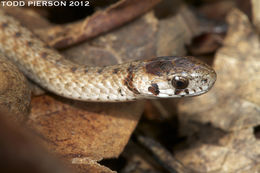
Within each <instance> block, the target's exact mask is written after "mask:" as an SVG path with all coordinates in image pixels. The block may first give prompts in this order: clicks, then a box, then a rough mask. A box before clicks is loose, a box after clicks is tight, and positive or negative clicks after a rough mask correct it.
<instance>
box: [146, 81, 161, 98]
mask: <svg viewBox="0 0 260 173" xmlns="http://www.w3.org/2000/svg"><path fill="white" fill-rule="evenodd" d="M148 91H149V92H151V93H153V95H155V96H157V95H158V94H159V93H160V90H159V87H158V85H157V84H156V83H154V84H152V86H150V87H149V88H148Z"/></svg>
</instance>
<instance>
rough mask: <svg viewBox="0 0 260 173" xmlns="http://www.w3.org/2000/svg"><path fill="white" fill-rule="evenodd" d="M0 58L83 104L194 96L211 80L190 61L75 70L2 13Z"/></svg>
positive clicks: (199, 64)
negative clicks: (5, 58)
mask: <svg viewBox="0 0 260 173" xmlns="http://www.w3.org/2000/svg"><path fill="white" fill-rule="evenodd" d="M0 52H2V53H3V54H4V55H5V56H6V57H7V58H8V59H10V60H11V61H12V62H13V63H14V64H16V65H17V66H18V68H19V69H20V70H21V71H22V72H23V73H24V74H25V75H26V76H27V77H28V78H30V79H31V80H33V81H35V82H36V83H38V84H39V85H41V86H42V87H43V88H45V89H47V90H49V91H50V92H53V93H55V94H57V95H60V96H63V97H67V98H71V99H75V100H82V101H98V102H116V101H121V102H122V101H130V100H136V99H144V98H145V99H149V98H173V97H184V96H196V95H201V94H203V93H205V92H207V91H208V90H209V89H210V88H212V86H213V85H214V83H215V80H216V73H215V71H214V70H213V69H212V68H211V67H210V66H208V65H207V64H205V63H203V62H201V61H199V60H197V59H195V58H192V57H179V56H169V57H158V58H154V59H149V60H145V61H133V62H127V63H124V64H117V65H112V66H106V67H89V66H82V65H77V64H74V63H72V62H71V61H69V60H66V59H65V58H64V57H63V56H62V55H60V54H59V53H58V52H57V51H56V50H54V49H52V48H51V47H49V46H48V45H47V44H45V43H44V42H43V41H41V40H40V39H38V38H37V36H36V35H35V34H33V32H31V31H29V30H28V29H27V28H25V27H24V26H22V25H21V24H20V23H19V22H18V21H16V20H15V19H14V18H13V17H11V16H8V15H7V14H5V13H4V12H3V11H0Z"/></svg>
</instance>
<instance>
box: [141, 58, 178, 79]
mask: <svg viewBox="0 0 260 173" xmlns="http://www.w3.org/2000/svg"><path fill="white" fill-rule="evenodd" d="M145 69H146V72H147V73H149V74H152V75H156V76H162V75H163V74H164V73H166V74H167V73H169V72H170V71H171V70H172V69H173V64H172V62H171V61H167V60H166V59H165V58H164V59H163V58H161V59H155V60H151V61H148V62H147V64H146V66H145Z"/></svg>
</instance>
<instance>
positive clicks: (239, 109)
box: [177, 9, 260, 172]
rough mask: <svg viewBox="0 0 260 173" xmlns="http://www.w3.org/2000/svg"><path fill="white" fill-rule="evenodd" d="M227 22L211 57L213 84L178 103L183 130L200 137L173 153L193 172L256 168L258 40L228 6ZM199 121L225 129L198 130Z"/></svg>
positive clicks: (259, 97)
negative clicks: (198, 93)
mask: <svg viewBox="0 0 260 173" xmlns="http://www.w3.org/2000/svg"><path fill="white" fill-rule="evenodd" d="M227 21H228V23H229V30H228V33H227V36H226V38H225V41H224V46H223V47H222V48H221V49H220V50H219V51H218V52H217V54H216V57H215V62H214V68H215V70H216V72H217V75H218V79H217V82H216V84H215V86H214V88H213V89H212V90H211V91H210V92H209V93H208V94H206V95H203V96H200V97H197V98H193V99H189V100H188V99H187V100H186V99H185V100H183V102H182V103H181V104H180V105H179V114H180V117H179V118H180V121H181V122H182V132H183V133H185V134H190V133H194V132H195V131H197V134H196V136H197V138H198V139H199V140H196V142H194V141H193V143H192V147H191V149H190V150H186V151H183V152H179V153H178V154H177V157H178V159H179V160H180V161H182V162H183V164H184V165H186V166H188V167H189V168H192V169H193V170H195V172H210V171H217V172H239V171H240V172H246V171H249V172H250V170H251V171H252V170H255V169H256V168H257V167H258V168H259V163H260V158H259V155H260V147H259V146H260V141H259V139H257V138H256V137H255V135H254V129H255V127H257V126H259V124H260V108H259V106H260V104H259V100H260V94H259V93H260V87H259V83H260V58H259V57H260V49H259V48H260V42H259V38H258V35H257V34H256V33H255V32H254V30H253V29H252V26H251V24H250V22H249V20H248V18H247V16H246V15H245V14H243V13H242V12H240V11H239V10H237V9H234V10H232V12H230V14H229V15H228V17H227ZM202 123H210V124H211V125H212V126H213V127H215V129H214V130H213V131H217V130H218V131H219V130H220V129H221V130H224V131H226V132H222V135H215V134H213V132H212V131H209V130H207V129H209V127H208V128H207V129H204V130H203V131H200V128H201V127H202V126H201V124H202ZM217 128H220V129H217ZM202 134H204V136H202ZM205 141H207V142H205ZM190 142H192V141H190ZM258 171H259V170H258Z"/></svg>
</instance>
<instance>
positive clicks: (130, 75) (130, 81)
mask: <svg viewBox="0 0 260 173" xmlns="http://www.w3.org/2000/svg"><path fill="white" fill-rule="evenodd" d="M134 68H135V67H134V66H133V65H132V64H130V66H129V67H128V68H127V73H128V74H127V77H126V78H125V79H124V81H123V84H124V85H126V86H127V88H128V89H129V90H130V91H132V92H133V93H134V94H140V92H139V91H138V90H137V89H136V88H135V87H134V84H133V79H134V73H133V71H134Z"/></svg>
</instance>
